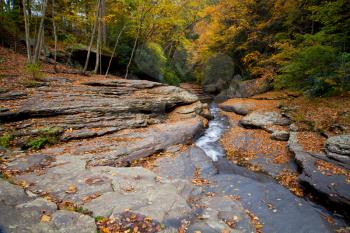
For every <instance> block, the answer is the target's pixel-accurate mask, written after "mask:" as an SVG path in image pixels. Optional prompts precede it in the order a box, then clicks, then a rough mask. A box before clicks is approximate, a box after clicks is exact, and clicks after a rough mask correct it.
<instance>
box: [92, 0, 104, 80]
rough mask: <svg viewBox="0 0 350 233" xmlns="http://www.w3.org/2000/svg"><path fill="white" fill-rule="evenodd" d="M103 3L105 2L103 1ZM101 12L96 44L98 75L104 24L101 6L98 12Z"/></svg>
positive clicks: (96, 69)
mask: <svg viewBox="0 0 350 233" xmlns="http://www.w3.org/2000/svg"><path fill="white" fill-rule="evenodd" d="M102 1H103V0H102ZM98 12H99V17H98V24H97V25H98V28H97V43H96V63H95V70H94V73H95V74H97V72H98V68H99V65H100V60H101V56H100V53H101V39H102V38H101V37H102V30H101V29H102V22H101V6H100V8H99V10H98Z"/></svg>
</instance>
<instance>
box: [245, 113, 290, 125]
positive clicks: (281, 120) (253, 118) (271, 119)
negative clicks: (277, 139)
mask: <svg viewBox="0 0 350 233" xmlns="http://www.w3.org/2000/svg"><path fill="white" fill-rule="evenodd" d="M240 124H241V125H243V126H244V127H247V128H264V127H266V126H270V125H281V126H285V125H289V124H290V120H289V119H288V118H286V117H284V116H282V115H281V114H280V113H278V112H252V113H250V114H248V115H247V116H245V117H243V118H242V119H241V120H240Z"/></svg>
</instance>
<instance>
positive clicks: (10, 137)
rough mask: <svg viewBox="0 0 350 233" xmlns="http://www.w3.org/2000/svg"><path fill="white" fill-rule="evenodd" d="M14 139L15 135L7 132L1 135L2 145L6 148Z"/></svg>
mask: <svg viewBox="0 0 350 233" xmlns="http://www.w3.org/2000/svg"><path fill="white" fill-rule="evenodd" d="M12 140H13V135H12V134H10V133H7V132H6V133H4V134H3V135H2V136H1V137H0V146H2V147H4V148H9V147H10V145H11V141H12Z"/></svg>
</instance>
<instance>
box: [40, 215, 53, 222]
mask: <svg viewBox="0 0 350 233" xmlns="http://www.w3.org/2000/svg"><path fill="white" fill-rule="evenodd" d="M50 221H51V216H50V215H46V214H43V215H41V218H40V222H50Z"/></svg>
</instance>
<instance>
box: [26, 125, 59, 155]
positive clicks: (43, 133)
mask: <svg viewBox="0 0 350 233" xmlns="http://www.w3.org/2000/svg"><path fill="white" fill-rule="evenodd" d="M61 133H62V129H60V128H55V127H53V128H49V127H48V128H42V129H39V130H38V136H37V137H35V138H33V139H29V140H28V142H27V143H26V145H25V148H28V149H34V150H39V149H42V148H44V147H45V146H46V145H53V144H55V143H57V142H58V141H59V136H60V134H61Z"/></svg>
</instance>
